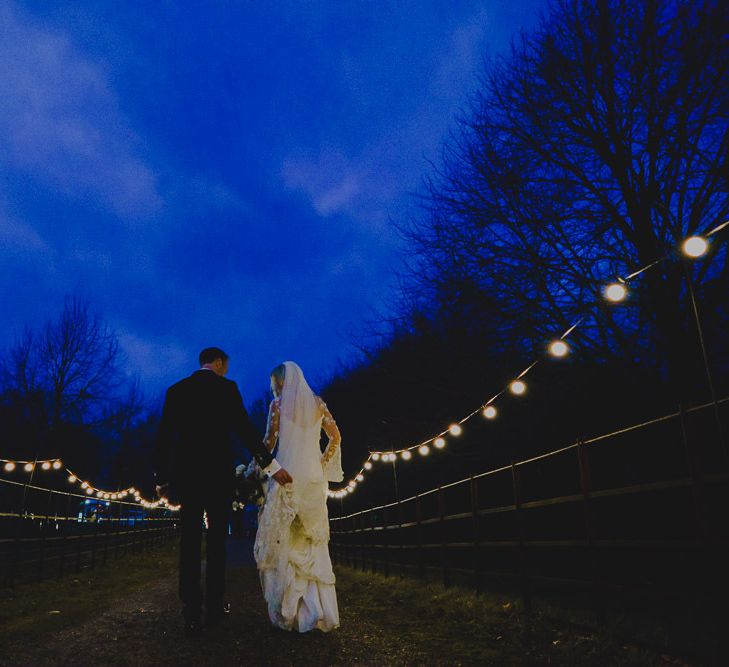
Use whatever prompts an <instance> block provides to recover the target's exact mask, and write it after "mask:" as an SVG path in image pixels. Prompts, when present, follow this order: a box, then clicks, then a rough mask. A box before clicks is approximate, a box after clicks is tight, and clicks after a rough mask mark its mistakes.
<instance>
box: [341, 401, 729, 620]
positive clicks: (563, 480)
mask: <svg viewBox="0 0 729 667" xmlns="http://www.w3.org/2000/svg"><path fill="white" fill-rule="evenodd" d="M728 408H729V397H728V398H724V399H722V400H720V401H717V402H716V403H709V404H705V405H700V406H696V407H692V408H688V409H679V410H678V411H676V412H674V413H672V414H670V415H666V416H664V417H660V418H658V419H653V420H650V421H647V422H644V423H641V424H636V425H634V426H631V427H629V428H625V429H621V430H619V431H616V432H613V433H609V434H606V435H601V436H599V437H596V438H592V439H590V440H584V441H577V442H575V443H574V444H571V445H568V446H566V447H563V448H561V449H558V450H555V451H552V452H548V453H546V454H543V455H540V456H536V457H532V458H530V459H527V460H524V461H519V462H514V463H512V464H511V465H507V466H502V467H500V468H497V469H495V470H489V471H487V472H483V473H480V474H475V475H471V476H469V477H467V478H464V479H461V480H458V481H456V482H452V483H449V484H443V485H441V486H439V487H436V488H434V489H430V490H428V491H425V492H423V493H420V494H416V495H414V496H411V497H409V498H406V499H404V500H399V501H396V502H393V503H388V504H386V505H380V506H377V507H372V508H369V509H365V510H362V511H358V512H354V513H351V514H348V515H345V516H339V517H332V518H331V520H330V525H331V550H332V556H333V558H334V560H335V561H338V562H340V563H344V564H348V565H350V566H354V567H358V568H361V569H364V570H371V571H380V572H383V573H384V574H385V575H386V576H389V575H391V574H394V573H396V574H399V575H400V576H404V575H414V576H419V577H421V578H426V579H433V578H437V579H439V580H440V581H442V583H443V584H444V585H445V586H449V585H451V584H452V583H459V584H465V585H468V586H472V587H474V588H475V589H476V590H477V591H481V590H484V589H486V588H488V589H490V590H503V591H512V590H513V589H514V587H515V586H516V587H518V589H519V592H520V595H521V599H522V601H523V605H524V607H525V608H526V609H529V608H530V607H531V605H532V602H533V600H534V598H535V597H536V596H537V595H539V596H540V597H544V596H547V597H549V596H554V595H556V596H559V597H560V598H561V599H564V596H565V595H566V594H569V595H570V596H571V597H573V598H574V600H575V601H577V602H579V603H580V604H581V605H583V606H589V607H591V608H592V609H593V610H594V612H595V614H596V616H597V619H598V620H600V621H602V620H604V619H605V617H606V613H608V611H609V610H610V608H611V607H612V608H614V609H615V608H624V603H625V600H626V597H630V598H631V599H633V600H639V601H644V602H645V601H650V604H656V603H660V604H663V603H665V601H666V600H670V601H675V602H678V603H679V604H680V605H684V608H686V609H693V608H694V605H695V607H696V608H700V609H702V610H704V611H706V612H707V614H708V615H709V616H712V615H713V616H714V617H717V618H718V619H720V620H719V621H717V622H719V623H724V622H725V620H726V602H725V600H724V598H723V595H722V594H721V593H720V592H719V591H722V590H723V587H724V586H726V584H727V567H726V563H727V562H729V560H727V556H729V520H728V519H729V516H728V512H727V510H729V466H727V457H726V449H725V446H726V443H724V442H722V440H721V437H722V435H721V434H722V428H721V423H722V422H723V421H726V415H727V409H728ZM724 432H726V429H724ZM621 605H622V607H621ZM712 622H713V621H712Z"/></svg>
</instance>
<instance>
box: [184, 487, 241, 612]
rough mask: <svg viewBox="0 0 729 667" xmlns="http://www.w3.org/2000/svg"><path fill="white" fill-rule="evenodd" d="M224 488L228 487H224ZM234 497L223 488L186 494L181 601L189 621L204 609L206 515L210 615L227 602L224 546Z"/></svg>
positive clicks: (206, 581)
mask: <svg viewBox="0 0 729 667" xmlns="http://www.w3.org/2000/svg"><path fill="white" fill-rule="evenodd" d="M223 486H225V485H223ZM231 501H232V493H231V492H229V491H228V490H227V489H225V490H222V489H221V487H220V485H219V486H218V487H217V489H215V488H214V487H213V490H212V491H211V492H208V493H195V492H193V493H183V497H182V510H181V516H180V521H181V529H182V530H181V536H180V599H181V600H182V604H183V606H184V608H183V614H184V615H185V617H186V618H197V617H199V616H200V611H201V608H202V601H203V596H202V589H201V586H200V569H201V568H200V566H201V554H200V551H201V547H202V534H203V529H204V523H203V514H204V513H207V524H208V527H207V537H206V540H205V544H206V549H207V557H206V561H207V564H206V568H205V587H206V589H207V590H206V593H207V596H206V598H207V599H206V606H207V609H208V613H210V612H211V611H212V612H213V613H219V612H220V610H222V608H223V604H224V600H225V542H226V539H227V536H228V519H229V516H230V509H231Z"/></svg>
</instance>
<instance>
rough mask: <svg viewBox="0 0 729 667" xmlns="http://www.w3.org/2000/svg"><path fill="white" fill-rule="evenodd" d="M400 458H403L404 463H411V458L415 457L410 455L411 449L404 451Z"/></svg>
mask: <svg viewBox="0 0 729 667" xmlns="http://www.w3.org/2000/svg"><path fill="white" fill-rule="evenodd" d="M400 456H402V458H403V461H409V460H410V459H411V458H413V455H412V454H411V453H410V450H409V449H406V450H404V451H403V452H402V453H401V454H400Z"/></svg>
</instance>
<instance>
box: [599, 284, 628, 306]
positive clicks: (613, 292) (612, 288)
mask: <svg viewBox="0 0 729 667" xmlns="http://www.w3.org/2000/svg"><path fill="white" fill-rule="evenodd" d="M626 296H628V290H627V289H625V286H624V285H621V284H620V283H612V284H610V285H608V286H607V287H606V288H605V298H606V299H607V300H608V301H612V302H613V303H618V302H620V301H622V300H623V299H625V297H626Z"/></svg>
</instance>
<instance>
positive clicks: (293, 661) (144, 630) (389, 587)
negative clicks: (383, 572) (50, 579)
mask: <svg viewBox="0 0 729 667" xmlns="http://www.w3.org/2000/svg"><path fill="white" fill-rule="evenodd" d="M165 558H166V560H164V559H163V560H160V561H159V565H158V569H157V571H153V572H151V573H150V574H145V576H146V577H147V579H146V580H143V581H140V582H138V583H137V584H136V585H134V586H129V587H128V589H126V590H123V593H122V594H121V595H119V594H118V592H117V593H116V594H115V595H116V599H115V600H114V601H113V603H109V602H108V601H104V602H103V603H94V604H95V605H96V606H97V607H98V608H95V609H92V610H89V609H88V608H86V609H85V610H84V611H83V613H81V612H74V611H73V608H72V607H70V606H69V607H68V609H67V612H66V617H65V619H63V622H62V624H61V625H59V626H58V627H57V628H56V629H50V630H36V632H35V633H34V632H33V627H36V628H41V627H42V623H43V619H44V617H45V615H46V614H51V613H53V611H46V610H47V609H49V607H48V606H45V607H44V606H43V605H42V604H40V603H38V604H37V605H36V604H35V603H33V605H34V610H35V614H36V619H37V621H38V622H40V625H39V624H38V623H34V621H33V618H32V617H31V616H29V618H28V620H27V622H26V623H25V625H23V626H22V628H24V629H22V631H21V630H18V629H17V626H18V624H17V623H16V624H15V626H14V627H16V630H15V631H14V632H15V635H16V640H15V641H10V642H9V643H8V644H6V645H5V646H4V647H3V649H4V650H3V651H2V652H1V653H0V665H3V666H5V665H13V666H16V665H33V666H36V665H68V666H71V665H73V666H74V667H76V666H84V665H93V666H94V667H105V666H107V665H124V667H130V666H131V667H136V666H138V665H154V666H163V665H199V666H206V665H210V666H212V665H215V666H216V667H218V666H225V665H297V666H301V665H548V664H549V665H588V664H600V665H649V664H650V665H652V664H661V661H660V659H657V656H655V655H650V654H646V653H645V652H642V651H639V650H638V649H635V648H634V647H625V646H620V645H619V644H614V643H611V642H609V641H605V640H601V639H598V638H597V637H594V636H584V635H583V634H581V633H578V632H576V631H571V632H569V631H565V630H564V629H560V628H558V627H555V626H554V624H551V623H549V622H546V621H544V620H543V619H539V618H530V619H529V621H526V620H525V619H524V618H523V617H522V616H520V615H519V614H516V613H515V612H514V609H513V606H512V605H511V604H509V603H506V604H504V603H503V601H500V600H493V599H491V600H488V599H485V598H483V597H480V598H475V597H474V596H469V595H466V594H464V593H463V592H460V591H457V590H449V591H443V590H442V589H441V588H439V587H436V586H428V585H424V584H422V583H419V582H413V581H407V580H404V581H400V580H396V579H392V578H390V579H384V578H382V577H381V576H378V575H372V574H364V573H360V572H355V571H352V570H348V569H342V570H340V571H339V572H338V582H337V590H338V597H339V604H340V612H341V623H342V625H341V628H340V629H338V630H337V631H335V632H331V633H328V634H323V633H320V632H312V633H308V634H305V635H299V634H298V633H289V632H284V631H281V630H277V629H274V628H273V627H272V626H271V625H270V623H269V622H268V618H267V614H266V609H265V606H264V603H263V601H262V598H261V593H260V587H259V583H258V576H257V573H256V570H255V568H254V567H253V566H252V564H251V561H250V555H249V545H246V544H245V543H240V542H239V543H237V545H236V543H234V544H233V551H232V553H231V567H230V569H229V576H228V591H229V599H230V601H231V603H232V605H233V610H232V613H231V615H230V617H229V618H227V619H226V622H225V623H224V625H223V626H221V627H219V628H217V629H215V630H214V631H210V632H206V633H204V635H203V636H202V637H199V638H196V639H185V638H183V636H182V632H181V617H180V614H179V610H180V605H179V601H178V599H177V595H176V571H175V568H174V554H172V553H168V554H167V556H165ZM119 567H120V568H123V567H131V565H130V564H129V563H121V562H120V564H119ZM104 576H111V577H113V576H114V573H113V572H112V573H109V574H108V575H104ZM150 582H151V583H150ZM82 583H83V582H82ZM56 595H58V594H57V593H56ZM61 605H62V601H60V600H59V601H54V603H53V606H61ZM10 608H11V609H13V608H15V607H13V606H12V605H11V607H10ZM74 616H77V617H78V622H76V620H77V619H76V618H75V617H74ZM82 616H83V618H81V617H82ZM0 620H1V619H0ZM47 620H48V619H47V618H46V619H45V621H46V622H47ZM2 627H3V626H2V625H0V629H2ZM6 627H9V626H7V624H6Z"/></svg>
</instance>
